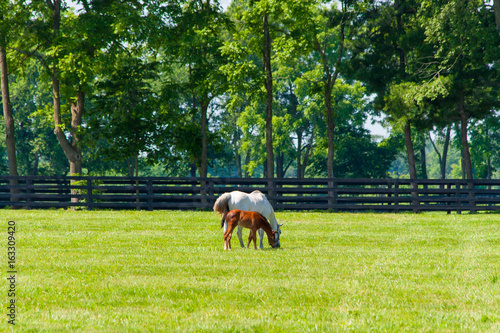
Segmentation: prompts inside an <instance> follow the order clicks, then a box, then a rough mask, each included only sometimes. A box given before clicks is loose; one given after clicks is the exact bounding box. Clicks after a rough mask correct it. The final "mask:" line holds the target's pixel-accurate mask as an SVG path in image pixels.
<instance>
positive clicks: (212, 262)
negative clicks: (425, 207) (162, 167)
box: [0, 210, 500, 333]
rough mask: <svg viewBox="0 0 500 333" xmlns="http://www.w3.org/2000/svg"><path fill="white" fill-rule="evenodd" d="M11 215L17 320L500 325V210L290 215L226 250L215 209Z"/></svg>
mask: <svg viewBox="0 0 500 333" xmlns="http://www.w3.org/2000/svg"><path fill="white" fill-rule="evenodd" d="M0 216H1V217H2V219H1V223H3V227H2V230H4V232H3V235H2V236H0V237H3V238H4V239H5V240H6V239H7V222H8V221H9V220H15V221H16V251H17V266H18V277H17V285H16V288H17V293H16V295H17V299H16V305H17V318H16V319H17V323H16V331H24V332H39V331H40V332H49V331H50V332H53V331H57V332H79V331H81V332H147V331H150V332H153V331H154V332H287V333H290V332H344V331H353V332H366V331H375V332H404V331H406V332H424V331H425V332H498V331H500V310H499V309H500V296H499V295H500V281H499V276H500V215H496V214H472V215H470V214H464V215H456V214H452V215H446V214H443V213H426V214H418V215H413V214H347V213H339V214H329V213H293V212H286V213H277V218H278V221H279V223H283V222H284V223H285V225H284V226H283V227H282V230H283V233H282V238H281V246H282V247H281V249H271V248H270V247H269V245H268V244H267V241H266V242H265V249H264V250H257V251H256V250H253V249H251V250H244V249H241V248H239V245H238V243H239V242H238V241H237V238H236V235H234V237H233V250H232V251H226V252H224V251H223V232H222V230H221V229H220V217H219V216H218V215H215V214H214V213H212V212H179V211H155V212H145V211H140V212H139V211H93V212H88V211H63V210H53V211H23V210H19V211H9V210H4V211H1V212H0ZM247 237H248V229H246V230H244V240H245V241H246V238H247ZM1 244H4V245H2V251H3V252H4V253H6V252H7V248H6V247H7V245H5V244H6V242H4V241H3V242H2V243H1ZM2 257H3V258H4V264H3V265H4V266H3V267H5V266H6V264H7V260H6V259H5V257H6V256H5V255H3V256H2ZM4 271H7V269H6V268H4ZM5 274H6V273H4V275H5ZM2 280H3V281H4V282H0V290H1V293H2V295H4V296H3V297H2V307H3V308H4V309H5V308H6V306H7V302H8V299H7V296H6V294H7V288H8V284H7V281H6V280H5V279H2ZM2 313H5V311H2ZM9 326H10V325H9V324H7V316H6V315H2V319H1V323H0V330H5V329H7V328H9Z"/></svg>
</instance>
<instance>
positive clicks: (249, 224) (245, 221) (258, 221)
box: [221, 209, 276, 250]
mask: <svg viewBox="0 0 500 333" xmlns="http://www.w3.org/2000/svg"><path fill="white" fill-rule="evenodd" d="M224 221H226V223H227V227H228V228H227V230H226V232H225V233H224V250H228V249H229V250H231V236H232V235H233V230H234V229H235V228H236V227H237V226H238V225H239V226H240V227H243V228H248V229H250V235H248V244H247V248H248V247H249V246H250V242H251V241H252V240H253V245H254V247H255V249H256V250H257V244H256V241H257V230H259V229H262V230H264V232H265V233H266V234H267V240H268V241H269V245H271V247H276V240H275V234H276V231H273V229H272V228H271V224H269V222H267V219H266V218H265V217H264V216H262V215H261V214H259V213H257V212H246V211H243V210H239V209H234V210H232V211H230V212H227V213H225V214H224V215H223V216H222V222H221V228H222V227H223V226H224Z"/></svg>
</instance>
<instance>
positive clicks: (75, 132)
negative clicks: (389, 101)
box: [69, 89, 85, 175]
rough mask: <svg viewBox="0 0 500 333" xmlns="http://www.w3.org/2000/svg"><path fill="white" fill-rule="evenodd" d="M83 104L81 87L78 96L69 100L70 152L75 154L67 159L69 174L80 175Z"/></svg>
mask: <svg viewBox="0 0 500 333" xmlns="http://www.w3.org/2000/svg"><path fill="white" fill-rule="evenodd" d="M84 105H85V94H84V93H83V91H82V90H81V89H79V91H78V97H77V98H76V101H72V102H71V134H72V137H73V140H72V143H71V149H72V152H71V153H72V154H74V155H75V157H76V158H75V159H74V160H71V159H70V160H69V163H70V174H71V175H75V174H76V175H81V174H82V159H81V156H82V149H81V147H80V144H79V143H80V133H79V132H80V126H81V125H82V116H83V112H84Z"/></svg>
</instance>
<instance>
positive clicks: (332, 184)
mask: <svg viewBox="0 0 500 333" xmlns="http://www.w3.org/2000/svg"><path fill="white" fill-rule="evenodd" d="M327 184H328V210H329V211H334V212H337V211H338V208H337V204H338V200H337V199H338V197H337V182H336V181H335V180H334V179H333V178H330V179H328V183H327Z"/></svg>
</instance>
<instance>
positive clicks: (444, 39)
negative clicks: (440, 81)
mask: <svg viewBox="0 0 500 333" xmlns="http://www.w3.org/2000/svg"><path fill="white" fill-rule="evenodd" d="M431 2H432V6H429V7H428V8H429V10H430V14H431V15H432V17H431V18H430V20H428V25H427V28H426V35H427V40H428V41H429V42H431V43H434V45H435V49H436V52H435V54H434V60H435V61H436V62H437V63H438V64H439V66H438V69H437V70H438V73H439V75H442V76H447V77H448V78H449V80H450V82H451V89H450V92H449V94H448V95H449V96H447V98H453V99H454V100H455V101H456V102H455V110H456V112H455V114H454V115H450V116H451V117H450V119H449V120H450V121H456V120H458V121H459V122H460V125H461V133H460V134H461V141H462V157H463V161H464V169H465V170H464V171H465V175H466V178H467V179H472V178H473V170H472V162H471V157H470V148H469V142H468V132H469V131H468V123H469V121H470V119H471V118H475V119H482V118H484V117H485V116H487V115H489V114H491V112H492V110H493V109H494V108H495V107H497V106H498V105H499V100H498V96H497V95H496V93H494V92H493V91H495V90H496V89H495V86H496V85H497V83H496V80H497V77H496V76H497V75H498V71H497V69H496V68H495V66H492V65H491V64H492V63H493V62H494V61H497V60H498V54H499V48H498V45H500V39H499V35H498V33H497V30H496V29H497V27H496V26H495V23H494V13H492V12H491V11H489V10H487V9H485V7H484V6H483V3H482V1H465V0H454V1H446V2H441V1H431ZM425 14H427V15H428V14H429V13H428V12H425Z"/></svg>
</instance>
